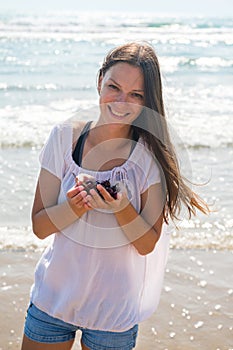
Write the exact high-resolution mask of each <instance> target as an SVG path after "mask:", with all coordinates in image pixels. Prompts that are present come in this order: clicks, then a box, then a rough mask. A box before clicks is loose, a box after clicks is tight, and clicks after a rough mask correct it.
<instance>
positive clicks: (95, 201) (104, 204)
mask: <svg viewBox="0 0 233 350" xmlns="http://www.w3.org/2000/svg"><path fill="white" fill-rule="evenodd" d="M120 188H121V189H120V191H119V192H118V193H117V198H116V199H114V198H113V197H112V196H111V195H110V193H108V191H107V190H106V189H105V188H104V187H103V186H102V185H100V184H98V185H97V189H98V191H99V192H100V193H101V195H102V196H103V198H104V199H103V198H101V196H100V195H99V194H98V192H97V191H96V190H94V189H91V190H90V192H89V194H88V195H87V196H86V204H87V205H88V206H89V207H90V208H93V209H105V210H110V211H112V212H117V211H120V210H122V209H124V208H125V207H126V206H127V205H129V203H130V202H129V199H128V196H127V190H126V188H125V187H124V185H123V184H121V185H120Z"/></svg>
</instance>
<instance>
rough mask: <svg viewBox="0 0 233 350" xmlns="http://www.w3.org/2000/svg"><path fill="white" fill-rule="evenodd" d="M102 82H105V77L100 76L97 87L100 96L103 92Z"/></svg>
mask: <svg viewBox="0 0 233 350" xmlns="http://www.w3.org/2000/svg"><path fill="white" fill-rule="evenodd" d="M102 81H103V75H102V74H100V75H99V79H98V86H97V90H98V93H99V95H100V91H101V86H102Z"/></svg>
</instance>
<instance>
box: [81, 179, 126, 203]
mask: <svg viewBox="0 0 233 350" xmlns="http://www.w3.org/2000/svg"><path fill="white" fill-rule="evenodd" d="M97 185H102V186H103V187H104V188H105V189H106V191H108V193H109V194H110V195H111V196H112V197H113V198H114V199H117V193H118V192H119V190H120V188H119V186H118V184H115V185H113V186H111V183H110V181H109V180H105V181H102V182H99V181H91V180H88V181H86V182H85V183H84V184H83V186H84V187H85V190H86V191H87V192H88V193H89V191H90V190H91V189H92V188H93V189H95V190H96V191H97V192H98V194H99V195H100V197H101V198H102V199H104V197H103V196H102V194H101V193H100V191H98V189H97V188H96V186H97Z"/></svg>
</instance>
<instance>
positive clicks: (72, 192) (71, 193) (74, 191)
mask: <svg viewBox="0 0 233 350" xmlns="http://www.w3.org/2000/svg"><path fill="white" fill-rule="evenodd" d="M79 192H80V191H79V190H78V188H77V187H72V188H71V189H70V190H69V191H67V192H66V196H67V197H68V198H73V197H74V196H76V195H77V194H78V193H79Z"/></svg>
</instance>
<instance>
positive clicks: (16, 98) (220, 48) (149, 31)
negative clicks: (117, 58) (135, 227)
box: [0, 12, 233, 249]
mask: <svg viewBox="0 0 233 350" xmlns="http://www.w3.org/2000/svg"><path fill="white" fill-rule="evenodd" d="M126 39H127V41H128V40H146V41H149V42H150V43H152V44H153V46H154V47H155V50H156V52H157V54H158V57H159V61H160V64H161V70H162V75H163V83H164V100H165V105H166V110H167V116H168V120H169V124H170V126H171V129H172V130H173V131H174V130H175V133H176V135H179V140H180V142H179V145H178V147H179V149H180V158H181V166H182V168H183V169H184V172H185V171H186V163H185V159H186V158H187V157H188V158H189V162H190V164H191V169H189V173H188V175H190V176H191V180H193V181H194V182H195V183H203V182H207V184H206V185H205V186H202V187H198V191H199V192H201V194H203V196H204V197H205V198H206V199H207V200H208V201H209V202H211V203H214V209H215V210H216V212H215V213H213V214H211V215H210V216H209V217H205V216H202V215H198V217H197V218H194V219H192V220H191V221H187V220H186V219H183V220H182V222H181V223H180V224H179V226H180V230H179V231H177V232H176V233H175V234H174V235H173V237H172V241H171V244H172V246H174V247H179V248H190V247H200V248H214V249H232V248H233V229H232V228H233V218H232V197H233V180H232V169H233V167H232V155H233V122H232V92H233V89H232V86H233V74H232V73H233V20H232V18H230V17H229V18H208V19H206V18H201V17H198V18H195V17H175V16H174V17H161V16H156V14H143V15H139V14H134V15H132V14H119V13H118V14H114V13H112V14H109V13H102V14H100V13H98V14H97V13H93V14H92V15H90V14H87V13H49V14H44V15H42V14H40V15H37V14H22V13H7V12H5V13H0V160H1V163H0V175H1V180H0V181H1V188H0V209H1V210H0V247H1V248H2V249H8V248H13V249H19V248H20V249H21V248H22V249H25V248H33V247H39V246H40V245H41V244H42V245H43V244H44V243H41V242H38V241H37V239H36V238H35V237H34V236H33V235H32V234H31V228H30V210H31V204H32V200H33V192H34V187H35V182H36V177H37V174H38V170H39V165H38V152H39V149H40V148H41V146H42V145H43V142H44V141H45V139H46V138H47V136H48V133H49V131H50V129H51V127H52V126H53V125H54V124H55V123H58V122H61V121H63V120H66V119H67V118H68V117H69V116H70V115H71V114H72V113H74V112H77V113H80V114H81V111H82V108H85V109H86V108H88V107H90V106H92V105H95V104H96V103H97V99H98V97H97V92H96V76H97V71H98V68H99V67H100V64H101V62H102V59H103V57H104V56H105V54H106V53H107V52H108V51H109V50H110V49H111V48H112V47H113V46H115V45H117V44H121V43H123V42H125V41H126Z"/></svg>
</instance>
